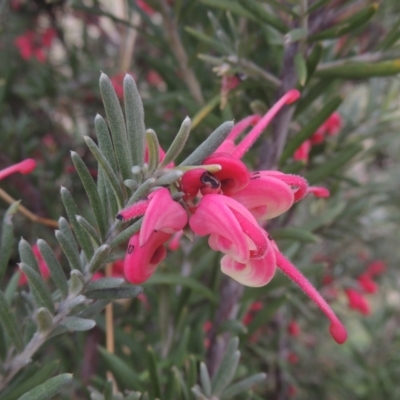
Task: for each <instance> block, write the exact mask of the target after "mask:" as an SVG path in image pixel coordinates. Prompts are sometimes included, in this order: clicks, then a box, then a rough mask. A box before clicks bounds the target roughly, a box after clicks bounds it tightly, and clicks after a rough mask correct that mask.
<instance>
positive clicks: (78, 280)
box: [69, 269, 85, 296]
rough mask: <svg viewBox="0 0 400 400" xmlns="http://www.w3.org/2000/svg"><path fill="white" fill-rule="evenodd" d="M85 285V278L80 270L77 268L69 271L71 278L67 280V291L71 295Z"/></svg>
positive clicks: (78, 291)
mask: <svg viewBox="0 0 400 400" xmlns="http://www.w3.org/2000/svg"><path fill="white" fill-rule="evenodd" d="M84 287H85V279H84V278H83V275H82V272H80V271H79V270H77V269H74V270H72V271H71V280H70V282H69V293H70V294H71V295H72V296H76V295H78V294H79V293H81V292H82V290H83V288H84Z"/></svg>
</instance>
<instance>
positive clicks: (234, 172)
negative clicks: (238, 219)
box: [203, 153, 250, 196]
mask: <svg viewBox="0 0 400 400" xmlns="http://www.w3.org/2000/svg"><path fill="white" fill-rule="evenodd" d="M203 164H204V165H210V164H219V165H221V167H222V168H221V171H218V172H214V173H213V174H212V175H213V176H215V177H216V178H217V179H218V180H219V181H220V182H221V189H222V192H223V193H224V194H226V195H228V196H229V195H231V194H233V193H235V192H237V191H239V190H241V189H243V188H245V187H246V186H247V184H248V183H249V180H250V174H249V171H248V169H247V167H246V165H245V164H244V163H243V162H242V161H240V160H237V159H236V158H233V157H232V156H231V155H230V154H227V153H214V154H213V155H211V156H210V157H207V158H206V159H205V160H204V161H203Z"/></svg>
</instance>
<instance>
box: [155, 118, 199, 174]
mask: <svg viewBox="0 0 400 400" xmlns="http://www.w3.org/2000/svg"><path fill="white" fill-rule="evenodd" d="M191 124H192V123H191V120H190V118H189V117H186V118H185V119H184V120H183V122H182V125H181V127H180V129H179V131H178V133H177V135H176V136H175V139H174V140H173V142H172V143H171V146H170V147H169V149H168V151H167V153H166V154H165V157H164V160H162V162H161V164H160V167H164V166H165V165H167V164H169V163H170V162H172V161H175V159H176V158H177V157H178V156H179V154H181V151H182V150H183V148H184V147H185V143H186V141H187V140H188V138H189V134H190V127H191Z"/></svg>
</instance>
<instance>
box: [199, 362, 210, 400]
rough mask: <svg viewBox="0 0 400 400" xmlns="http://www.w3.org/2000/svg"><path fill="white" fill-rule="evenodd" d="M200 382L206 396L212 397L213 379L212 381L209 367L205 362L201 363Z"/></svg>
mask: <svg viewBox="0 0 400 400" xmlns="http://www.w3.org/2000/svg"><path fill="white" fill-rule="evenodd" d="M200 382H201V388H202V389H203V392H204V394H205V395H206V396H207V397H210V396H211V394H212V390H211V379H210V374H209V373H208V369H207V366H206V364H204V363H203V362H201V363H200Z"/></svg>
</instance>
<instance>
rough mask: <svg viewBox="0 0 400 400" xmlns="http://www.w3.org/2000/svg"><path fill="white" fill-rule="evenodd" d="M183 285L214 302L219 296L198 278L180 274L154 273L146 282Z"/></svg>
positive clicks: (147, 283) (148, 283) (149, 283)
mask: <svg viewBox="0 0 400 400" xmlns="http://www.w3.org/2000/svg"><path fill="white" fill-rule="evenodd" d="M160 284H161V285H174V286H178V285H182V286H185V287H188V288H190V289H193V290H195V291H197V292H199V293H200V294H201V295H203V296H204V297H206V298H207V299H209V300H211V301H212V302H213V303H216V302H217V296H216V295H215V293H214V292H213V291H211V290H210V289H209V288H208V287H206V286H204V285H203V284H201V283H200V282H199V281H198V280H196V279H193V278H190V277H188V276H182V275H180V274H162V273H157V274H155V275H153V276H152V277H151V278H150V279H149V280H148V281H147V282H146V283H145V284H144V286H147V285H160Z"/></svg>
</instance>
